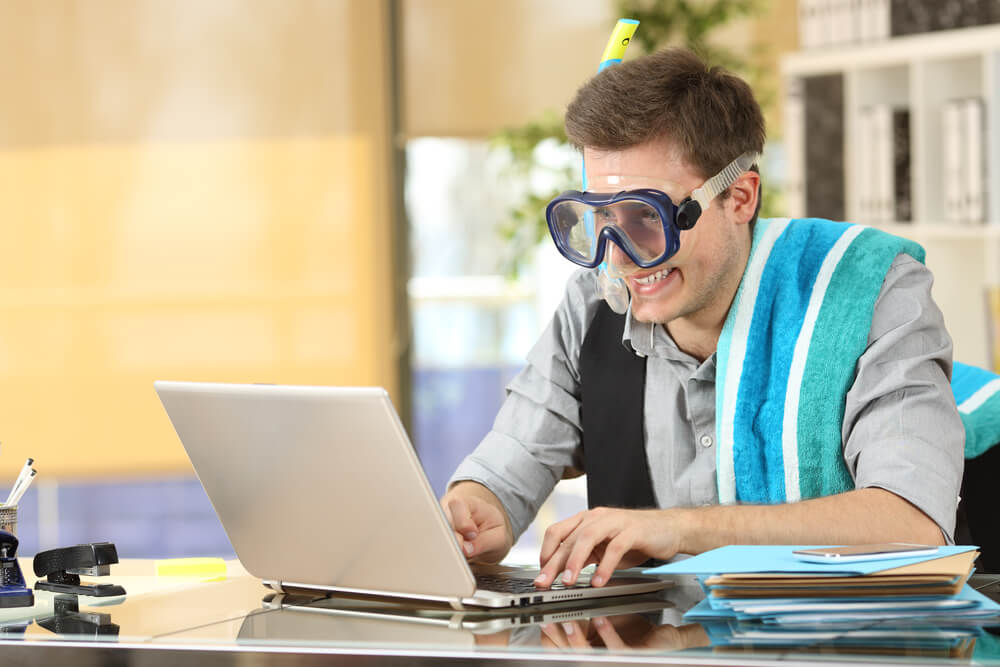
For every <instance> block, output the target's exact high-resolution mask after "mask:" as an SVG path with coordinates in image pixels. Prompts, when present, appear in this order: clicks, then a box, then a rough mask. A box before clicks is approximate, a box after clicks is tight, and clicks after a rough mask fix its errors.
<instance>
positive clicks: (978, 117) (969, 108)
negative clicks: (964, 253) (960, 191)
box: [962, 97, 986, 224]
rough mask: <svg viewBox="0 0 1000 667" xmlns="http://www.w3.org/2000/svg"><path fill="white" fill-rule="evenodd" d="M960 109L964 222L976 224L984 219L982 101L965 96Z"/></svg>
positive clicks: (984, 184)
mask: <svg viewBox="0 0 1000 667" xmlns="http://www.w3.org/2000/svg"><path fill="white" fill-rule="evenodd" d="M962 109H963V113H964V117H963V120H964V124H965V160H966V163H965V164H966V167H965V173H966V177H967V179H968V181H967V183H966V188H965V198H966V199H965V206H964V209H965V220H964V222H966V223H970V224H976V223H982V222H984V221H985V220H986V207H985V202H986V174H985V173H984V171H985V163H984V161H983V144H984V143H985V141H984V135H985V131H984V129H985V128H984V126H983V101H982V100H981V99H979V98H978V97H969V98H966V99H965V100H963V102H962Z"/></svg>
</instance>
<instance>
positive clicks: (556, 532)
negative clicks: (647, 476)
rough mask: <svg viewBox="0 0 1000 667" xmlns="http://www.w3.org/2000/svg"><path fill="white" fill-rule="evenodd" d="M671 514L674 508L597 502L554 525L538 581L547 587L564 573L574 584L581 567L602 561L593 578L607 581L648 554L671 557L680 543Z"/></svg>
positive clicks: (544, 547) (544, 544)
mask: <svg viewBox="0 0 1000 667" xmlns="http://www.w3.org/2000/svg"><path fill="white" fill-rule="evenodd" d="M671 516H672V515H671V513H670V510H624V509H612V508H608V507H598V508H596V509H592V510H588V511H586V512H580V513H579V514H577V515H575V516H572V517H570V518H569V519H566V520H565V521H560V522H559V523H556V524H553V525H551V526H549V528H548V530H546V531H545V539H544V540H543V541H542V551H541V554H540V557H539V563H540V564H541V566H542V572H541V574H539V575H538V578H537V579H535V585H536V586H538V587H541V588H547V587H548V586H551V585H552V582H553V581H554V580H555V579H556V577H558V576H559V574H560V573H562V581H563V583H564V584H566V585H572V584H574V583H576V579H577V577H578V576H579V575H580V570H581V569H583V568H584V567H586V566H587V565H590V564H591V563H597V569H596V570H594V574H593V576H592V577H591V578H590V583H591V585H592V586H603V585H604V584H606V583H607V582H608V579H610V578H611V575H612V573H613V572H614V571H615V570H616V569H618V568H625V567H634V566H636V565H638V564H640V563H642V562H644V561H646V560H647V559H649V558H662V559H664V560H666V559H668V558H671V557H672V556H674V555H675V554H676V553H677V552H678V550H679V547H680V541H679V536H678V532H677V530H676V529H675V527H674V526H673V525H672V522H671Z"/></svg>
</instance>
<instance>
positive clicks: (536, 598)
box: [531, 595, 542, 604]
mask: <svg viewBox="0 0 1000 667" xmlns="http://www.w3.org/2000/svg"><path fill="white" fill-rule="evenodd" d="M541 601H542V596H541V595H536V596H535V597H533V598H531V604H538V603H539V602H541Z"/></svg>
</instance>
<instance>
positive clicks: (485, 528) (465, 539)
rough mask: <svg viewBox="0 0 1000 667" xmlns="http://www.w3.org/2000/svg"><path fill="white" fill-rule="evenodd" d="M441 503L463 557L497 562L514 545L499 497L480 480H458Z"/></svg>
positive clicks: (511, 532)
mask: <svg viewBox="0 0 1000 667" xmlns="http://www.w3.org/2000/svg"><path fill="white" fill-rule="evenodd" d="M441 507H443V508H444V514H445V516H446V517H448V523H450V524H451V527H452V529H453V530H454V531H455V538H456V539H457V540H458V545H459V546H460V547H461V548H462V553H464V554H465V557H466V558H467V559H470V560H471V559H473V558H475V559H476V560H479V561H484V562H487V563H499V562H500V561H501V560H502V559H503V557H504V556H506V555H507V552H508V551H510V548H511V547H512V546H514V533H513V531H512V530H511V527H510V520H509V519H508V518H507V513H506V512H505V511H504V509H503V505H502V504H501V503H500V500H499V499H498V498H497V497H496V496H495V495H493V493H492V492H491V491H490V490H489V489H487V488H486V487H485V486H483V485H482V484H478V483H476V482H459V483H457V484H455V485H453V486H452V487H451V488H450V489H448V492H447V493H445V494H444V497H443V498H441Z"/></svg>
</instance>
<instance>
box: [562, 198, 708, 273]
mask: <svg viewBox="0 0 1000 667" xmlns="http://www.w3.org/2000/svg"><path fill="white" fill-rule="evenodd" d="M567 201H569V202H578V203H580V204H584V205H586V206H590V207H600V206H608V205H610V204H615V203H618V202H623V201H638V202H641V203H643V204H646V205H647V206H650V207H651V208H652V209H653V210H654V211H656V213H657V215H659V217H660V220H661V221H662V223H663V238H664V251H663V253H662V254H661V255H659V256H658V257H655V258H653V259H650V260H644V259H642V258H641V257H640V256H639V253H638V252H637V251H636V248H635V246H634V245H633V244H632V242H631V240H630V239H629V238H628V236H627V235H626V234H625V233H624V232H623V231H622V230H621V229H619V228H617V227H615V226H613V225H608V226H606V227H604V228H603V229H601V231H600V233H599V234H597V238H596V239H594V242H595V243H596V247H595V249H594V256H593V257H586V256H584V255H582V254H580V253H579V252H578V251H576V250H574V249H573V248H571V247H570V246H569V245H568V244H567V242H566V239H565V238H564V237H563V236H562V235H561V234H559V233H558V232H557V229H558V226H557V223H556V220H555V215H554V211H555V208H556V207H557V206H558V205H559V204H561V203H563V202H567ZM700 216H701V206H700V205H699V204H698V202H697V201H695V200H693V199H691V198H690V197H688V198H686V199H684V201H682V202H681V203H680V205H677V204H674V202H673V200H672V199H670V197H669V196H668V195H667V194H666V193H664V192H661V191H660V190H655V189H652V188H641V189H637V190H623V191H621V192H617V193H614V194H607V193H595V192H580V191H579V190H567V191H565V192H563V193H562V194H560V195H559V196H558V197H556V198H555V199H553V200H552V201H551V202H549V204H548V206H546V207H545V222H546V224H547V225H548V228H549V235H550V236H551V237H552V240H553V241H554V242H555V244H556V248H558V250H559V253H560V254H561V255H562V256H563V257H565V258H566V259H568V260H569V261H571V262H573V263H574V264H577V265H579V266H583V267H586V268H588V269H591V268H594V267H595V266H598V265H600V264H601V263H602V262H604V255H605V252H606V250H607V245H608V242H609V241H610V242H612V243H614V244H615V245H617V246H618V247H619V248H621V250H622V252H624V253H625V254H626V255H627V256H628V258H629V259H630V260H632V262H633V263H634V264H635V265H636V266H638V267H639V268H643V269H648V268H651V267H654V266H657V265H658V264H661V263H663V262H665V261H666V260H668V259H670V258H671V257H673V256H674V254H676V253H677V251H678V250H679V249H680V247H681V240H680V232H681V231H682V230H686V229H691V228H692V227H694V224H695V222H697V221H698V218H699V217H700ZM588 227H589V229H588V230H587V231H588V235H589V236H591V237H593V236H594V231H593V230H594V227H593V225H588Z"/></svg>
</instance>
